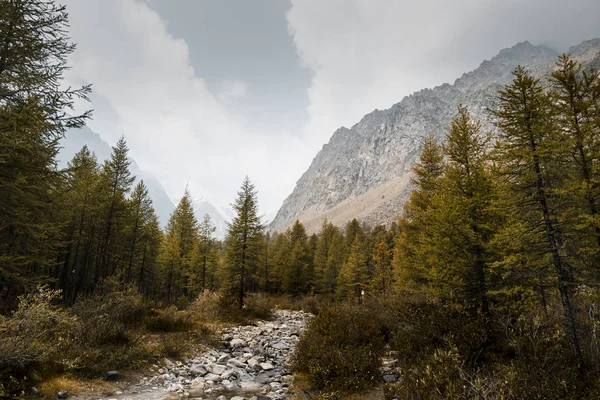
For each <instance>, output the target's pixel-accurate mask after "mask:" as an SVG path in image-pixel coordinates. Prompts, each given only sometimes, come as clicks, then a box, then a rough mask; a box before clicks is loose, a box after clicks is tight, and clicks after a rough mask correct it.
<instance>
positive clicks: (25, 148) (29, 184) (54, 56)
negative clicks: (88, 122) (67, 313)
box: [0, 0, 89, 307]
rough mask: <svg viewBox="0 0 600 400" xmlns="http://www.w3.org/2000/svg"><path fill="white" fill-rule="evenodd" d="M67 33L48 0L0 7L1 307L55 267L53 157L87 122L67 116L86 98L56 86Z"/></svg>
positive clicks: (58, 9)
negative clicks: (70, 132)
mask: <svg viewBox="0 0 600 400" xmlns="http://www.w3.org/2000/svg"><path fill="white" fill-rule="evenodd" d="M67 27H68V18H67V14H66V12H65V9H64V7H62V6H58V5H56V4H55V2H54V1H43V0H19V1H17V0H11V1H3V2H0V132H1V134H0V192H1V193H2V196H0V301H1V302H2V304H3V305H6V306H8V307H10V306H12V304H8V302H7V299H16V298H17V295H18V294H20V293H22V292H23V291H25V290H27V289H29V288H30V287H32V285H35V284H36V283H37V282H38V281H39V278H41V279H42V280H43V279H44V277H47V276H48V275H49V268H50V267H51V266H52V265H53V263H54V262H56V250H57V248H58V246H60V245H61V239H62V238H61V230H60V226H59V224H58V223H56V222H57V221H53V215H56V214H57V212H55V210H56V207H57V205H56V204H55V200H56V197H55V194H56V191H57V189H58V186H59V185H60V181H61V177H60V175H59V174H58V173H57V172H56V171H55V163H54V157H55V155H56V153H57V152H58V140H59V139H60V138H61V137H62V136H63V135H64V132H65V130H66V129H67V128H76V127H80V126H82V125H83V123H84V120H85V118H87V117H88V116H89V114H88V113H85V114H83V115H75V116H68V115H67V113H66V111H67V110H68V109H69V108H72V105H73V99H74V98H76V97H82V98H86V95H87V93H88V92H89V88H88V87H84V88H79V89H75V90H72V89H66V90H65V89H63V88H62V87H61V82H62V79H63V74H64V71H65V70H66V69H67V68H68V66H67V58H68V56H69V54H71V53H72V52H73V50H74V45H73V44H71V43H70V42H69V38H68V33H67Z"/></svg>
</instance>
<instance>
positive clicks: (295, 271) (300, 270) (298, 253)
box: [283, 221, 310, 296]
mask: <svg viewBox="0 0 600 400" xmlns="http://www.w3.org/2000/svg"><path fill="white" fill-rule="evenodd" d="M287 236H288V237H289V246H290V257H289V264H288V265H287V268H286V272H285V276H284V281H283V285H284V291H285V292H286V293H288V294H291V295H294V296H298V295H300V294H301V293H304V292H306V289H307V284H308V279H309V277H308V267H309V264H310V254H309V249H308V236H307V235H306V229H305V228H304V225H302V223H301V222H300V221H296V222H295V223H294V225H293V226H292V228H291V229H290V230H289V231H288V232H287Z"/></svg>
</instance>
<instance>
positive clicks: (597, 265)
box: [549, 54, 600, 282]
mask: <svg viewBox="0 0 600 400" xmlns="http://www.w3.org/2000/svg"><path fill="white" fill-rule="evenodd" d="M549 81H550V92H549V95H550V100H551V102H550V105H551V111H552V117H553V124H554V125H555V126H556V128H558V135H559V139H560V144H561V145H562V146H561V147H562V149H563V151H562V154H561V159H563V160H565V161H566V163H565V166H566V168H567V170H568V171H569V173H570V175H571V176H570V177H569V179H566V180H565V182H564V183H565V187H564V189H563V191H564V194H565V196H567V197H568V198H570V201H569V202H570V206H569V207H568V208H569V210H568V211H569V212H570V213H571V214H572V216H571V217H572V218H574V219H575V232H574V234H575V235H576V237H574V238H573V240H571V241H569V242H571V243H573V244H577V247H578V249H577V250H576V251H577V252H579V253H580V254H579V255H580V257H578V258H579V259H580V260H583V262H584V264H585V265H586V266H587V267H588V268H587V269H588V270H591V272H592V274H591V275H589V274H588V275H587V276H588V278H592V277H593V278H594V280H595V281H596V282H597V281H598V279H600V254H599V253H598V252H599V251H600V215H599V213H600V210H599V207H600V180H599V179H598V167H597V165H598V162H599V161H600V142H599V141H598V137H600V125H599V124H597V121H598V117H599V115H600V111H599V110H600V95H599V93H598V87H600V76H599V75H598V71H596V70H594V69H590V70H584V69H583V67H582V66H581V64H580V63H578V62H577V61H575V60H574V59H572V58H571V57H570V56H569V55H566V54H563V55H562V56H561V57H559V59H558V61H557V63H556V69H555V70H554V71H553V72H552V75H551V76H550V78H549Z"/></svg>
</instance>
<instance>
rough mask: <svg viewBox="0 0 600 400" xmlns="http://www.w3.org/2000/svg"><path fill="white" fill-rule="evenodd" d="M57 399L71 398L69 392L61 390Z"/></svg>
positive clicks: (57, 394)
mask: <svg viewBox="0 0 600 400" xmlns="http://www.w3.org/2000/svg"><path fill="white" fill-rule="evenodd" d="M56 397H57V398H59V399H67V398H69V392H67V391H66V390H59V391H58V393H56Z"/></svg>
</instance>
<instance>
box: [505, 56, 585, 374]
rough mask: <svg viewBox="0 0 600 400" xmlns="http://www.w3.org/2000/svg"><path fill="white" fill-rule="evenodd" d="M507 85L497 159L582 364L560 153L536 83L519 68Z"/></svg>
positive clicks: (537, 81)
mask: <svg viewBox="0 0 600 400" xmlns="http://www.w3.org/2000/svg"><path fill="white" fill-rule="evenodd" d="M514 75H515V79H514V80H513V82H512V84H511V85H509V86H507V87H506V88H504V89H503V90H502V91H500V97H499V101H500V109H499V110H498V111H495V112H494V113H493V114H494V115H495V117H496V118H497V126H498V128H499V130H500V137H501V140H500V141H499V143H498V149H497V150H498V161H499V163H500V166H501V168H502V170H503V171H505V174H506V176H508V179H509V184H510V189H511V190H512V192H513V193H514V197H515V198H516V199H517V200H518V204H517V206H518V207H519V208H520V212H519V217H520V219H521V221H522V222H523V223H524V224H525V226H527V227H528V228H529V230H530V231H536V232H540V234H539V240H540V241H541V242H542V243H544V244H545V250H546V252H547V254H549V255H550V256H551V260H552V261H551V262H552V265H553V266H554V270H555V274H556V281H557V283H558V290H559V293H560V297H561V301H562V306H563V311H564V316H565V325H566V329H567V335H568V338H569V341H570V344H571V346H572V349H573V355H574V357H575V359H576V360H577V362H578V363H579V364H580V365H581V364H582V362H583V357H582V354H581V348H580V345H579V338H578V335H577V325H576V322H575V315H574V311H573V305H572V300H571V297H572V290H571V289H572V284H573V281H572V278H571V274H570V271H569V266H568V265H567V264H566V262H565V254H564V251H563V243H564V242H563V238H562V235H561V224H562V223H563V221H562V220H561V218H560V215H559V214H558V210H560V209H561V206H563V205H562V204H560V201H561V198H560V196H559V195H558V193H557V189H558V188H560V187H561V186H562V185H563V183H564V170H563V168H561V166H560V165H557V162H556V158H557V151H559V150H560V146H559V144H558V137H557V132H556V130H555V129H554V127H553V126H552V123H551V122H552V121H551V111H550V102H549V101H548V97H547V96H546V95H545V94H544V90H543V87H542V86H541V85H540V83H539V80H537V79H534V78H532V77H531V76H530V75H529V74H528V73H527V72H526V71H525V70H524V68H522V67H517V68H516V69H515V71H514Z"/></svg>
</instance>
